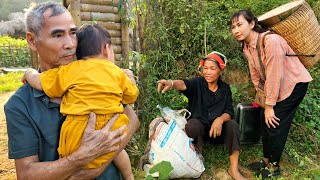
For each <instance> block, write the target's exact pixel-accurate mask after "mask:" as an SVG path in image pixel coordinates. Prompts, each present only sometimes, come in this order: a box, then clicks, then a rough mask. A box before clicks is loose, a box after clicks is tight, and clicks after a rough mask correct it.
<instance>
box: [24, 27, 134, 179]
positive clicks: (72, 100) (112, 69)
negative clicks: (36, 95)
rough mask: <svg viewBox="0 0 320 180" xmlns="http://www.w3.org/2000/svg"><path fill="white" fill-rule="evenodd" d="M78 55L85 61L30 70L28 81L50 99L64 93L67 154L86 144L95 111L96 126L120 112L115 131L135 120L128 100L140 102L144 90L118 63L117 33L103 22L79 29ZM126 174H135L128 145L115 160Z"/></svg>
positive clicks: (64, 146)
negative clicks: (131, 118)
mask: <svg viewBox="0 0 320 180" xmlns="http://www.w3.org/2000/svg"><path fill="white" fill-rule="evenodd" d="M77 38H78V46H77V53H76V54H77V58H78V59H81V60H77V61H74V62H72V63H70V64H67V65H64V66H60V67H58V68H55V69H50V70H48V71H45V72H42V73H38V72H37V70H35V69H30V70H28V71H26V73H25V75H24V77H23V81H27V82H28V83H29V84H30V85H31V86H32V87H33V88H35V89H37V90H42V91H44V92H45V93H46V94H47V95H48V96H49V97H50V98H54V97H62V101H61V107H60V112H61V113H63V114H64V115H66V116H67V117H66V120H65V122H64V123H63V125H62V128H61V132H60V141H59V148H58V152H59V155H60V157H65V156H67V155H69V154H71V153H72V152H74V151H75V150H77V148H78V147H79V146H80V143H81V140H82V135H83V132H84V130H85V128H86V126H87V120H88V118H89V113H90V112H94V113H96V114H97V121H96V129H101V128H102V127H104V126H105V124H106V123H107V122H108V120H109V119H110V118H111V117H112V116H113V115H115V114H117V113H120V115H119V117H118V119H117V120H116V122H115V124H114V125H113V127H112V130H115V129H118V128H119V127H121V126H122V125H128V123H129V119H128V117H127V116H126V115H125V114H122V112H123V109H124V108H123V105H122V104H132V103H134V102H135V101H136V99H137V97H138V95H139V90H138V88H137V86H136V82H135V80H134V78H133V76H132V75H130V72H127V73H128V74H129V75H130V76H131V77H130V78H129V77H128V76H127V75H126V74H125V72H124V71H123V70H121V69H120V68H119V67H118V66H116V65H115V64H114V62H112V61H114V53H113V49H112V45H111V37H110V35H109V33H108V32H107V30H106V29H104V28H102V27H100V26H98V25H85V26H82V27H81V28H80V29H79V30H78V31H77ZM114 155H115V152H111V153H108V154H105V155H103V156H101V157H99V158H97V159H95V160H93V161H92V162H91V163H89V164H87V165H86V166H85V167H84V168H86V169H89V168H98V167H100V166H101V164H102V163H104V162H106V161H107V160H110V159H111V158H112V157H113V156H114ZM114 163H115V165H116V166H117V167H118V168H119V170H120V171H121V173H122V174H123V176H124V178H125V179H133V174H132V170H131V164H130V159H129V157H128V154H127V153H126V152H125V151H124V150H122V151H121V152H120V153H119V155H118V156H117V157H116V158H115V159H114Z"/></svg>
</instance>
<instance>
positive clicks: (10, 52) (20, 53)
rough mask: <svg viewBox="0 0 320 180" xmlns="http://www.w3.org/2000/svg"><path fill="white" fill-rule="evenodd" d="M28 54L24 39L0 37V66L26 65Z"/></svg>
mask: <svg viewBox="0 0 320 180" xmlns="http://www.w3.org/2000/svg"><path fill="white" fill-rule="evenodd" d="M28 66H30V54H29V48H28V44H27V41H26V40H25V39H19V38H18V39H15V38H12V37H10V36H2V37H0V67H28Z"/></svg>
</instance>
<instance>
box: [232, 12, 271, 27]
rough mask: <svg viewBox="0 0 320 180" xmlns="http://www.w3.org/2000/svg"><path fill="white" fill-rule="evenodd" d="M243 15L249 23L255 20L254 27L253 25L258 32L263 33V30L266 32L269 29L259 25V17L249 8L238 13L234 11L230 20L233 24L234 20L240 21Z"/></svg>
mask: <svg viewBox="0 0 320 180" xmlns="http://www.w3.org/2000/svg"><path fill="white" fill-rule="evenodd" d="M241 15H242V16H243V17H244V18H245V19H246V20H247V21H248V23H251V22H252V21H254V27H253V30H254V31H256V32H258V33H263V32H266V31H267V30H268V29H265V28H261V27H260V26H259V21H258V18H256V17H255V16H254V15H253V13H252V12H251V11H249V10H240V11H238V12H236V13H234V14H233V15H232V17H231V21H230V24H231V25H232V23H233V22H234V21H238V19H239V17H240V16H241Z"/></svg>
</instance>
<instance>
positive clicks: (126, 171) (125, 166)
mask: <svg viewBox="0 0 320 180" xmlns="http://www.w3.org/2000/svg"><path fill="white" fill-rule="evenodd" d="M113 162H114V164H115V165H116V166H117V168H118V169H119V170H120V172H121V174H122V176H123V178H124V179H126V180H133V179H134V176H133V173H132V169H131V164H130V159H129V156H128V154H127V152H126V151H125V150H122V151H121V152H120V153H119V154H118V156H117V157H115V158H114V160H113Z"/></svg>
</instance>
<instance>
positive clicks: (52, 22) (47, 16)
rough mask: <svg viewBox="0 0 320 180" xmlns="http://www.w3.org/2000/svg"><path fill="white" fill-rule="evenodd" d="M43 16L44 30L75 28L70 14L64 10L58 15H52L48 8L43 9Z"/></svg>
mask: <svg viewBox="0 0 320 180" xmlns="http://www.w3.org/2000/svg"><path fill="white" fill-rule="evenodd" d="M43 16H44V28H45V29H46V30H49V31H50V30H53V29H62V30H65V31H68V30H70V29H73V28H76V25H75V23H74V21H73V18H72V16H71V14H70V13H69V12H68V11H66V12H64V13H61V14H59V15H54V16H52V12H51V10H50V9H48V10H47V11H45V13H44V14H43Z"/></svg>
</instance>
